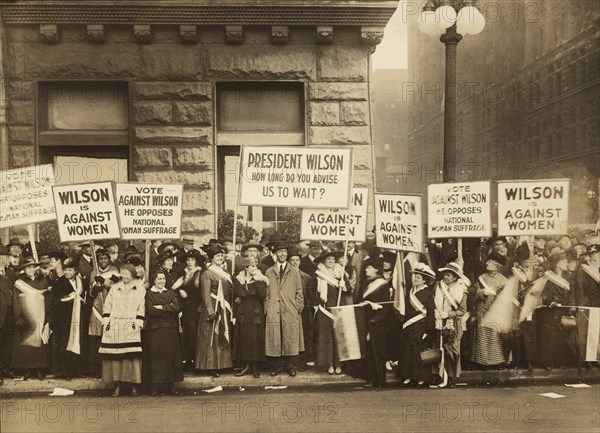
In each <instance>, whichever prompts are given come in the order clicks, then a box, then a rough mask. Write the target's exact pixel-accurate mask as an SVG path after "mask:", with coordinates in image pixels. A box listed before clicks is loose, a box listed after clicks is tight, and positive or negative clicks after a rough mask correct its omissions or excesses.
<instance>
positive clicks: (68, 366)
mask: <svg viewBox="0 0 600 433" xmlns="http://www.w3.org/2000/svg"><path fill="white" fill-rule="evenodd" d="M70 335H71V322H66V323H65V322H62V323H60V324H57V325H55V327H54V330H53V332H52V371H53V373H54V374H57V375H69V376H74V375H77V374H79V373H80V367H81V366H80V364H81V356H80V355H77V354H76V353H73V352H70V351H68V350H67V345H68V344H69V338H70ZM80 349H81V353H83V349H84V348H83V346H81V347H80Z"/></svg>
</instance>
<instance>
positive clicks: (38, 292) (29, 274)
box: [11, 257, 52, 380]
mask: <svg viewBox="0 0 600 433" xmlns="http://www.w3.org/2000/svg"><path fill="white" fill-rule="evenodd" d="M37 266H38V263H36V262H35V261H34V260H33V258H32V257H26V258H25V259H24V260H23V263H22V264H21V269H23V270H24V272H23V273H22V274H20V275H19V276H18V277H17V280H16V281H15V288H14V290H13V308H14V317H15V335H14V339H13V348H12V360H11V366H12V368H14V369H23V370H25V376H24V379H25V380H27V379H28V378H30V377H31V376H32V375H33V374H35V375H36V377H37V378H38V379H40V380H43V378H44V370H45V369H46V368H47V367H49V365H50V346H49V345H48V340H46V341H44V340H42V339H40V330H47V329H48V328H49V323H50V321H51V317H50V316H51V311H52V308H51V305H52V301H51V298H50V292H49V291H48V281H47V280H46V278H44V277H43V276H37V275H36V267H37ZM30 318H33V321H32V320H30ZM45 335H48V333H47V332H45Z"/></svg>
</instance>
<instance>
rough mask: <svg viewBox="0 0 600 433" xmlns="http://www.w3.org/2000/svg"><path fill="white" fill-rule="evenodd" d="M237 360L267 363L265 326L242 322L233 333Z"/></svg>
mask: <svg viewBox="0 0 600 433" xmlns="http://www.w3.org/2000/svg"><path fill="white" fill-rule="evenodd" d="M233 347H234V349H235V350H234V352H235V359H236V360H240V361H254V362H261V361H265V360H266V357H265V324H264V323H253V322H251V323H248V322H242V323H238V324H236V326H235V332H234V333H233Z"/></svg>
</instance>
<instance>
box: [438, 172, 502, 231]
mask: <svg viewBox="0 0 600 433" xmlns="http://www.w3.org/2000/svg"><path fill="white" fill-rule="evenodd" d="M491 201H492V197H491V190H490V182H464V183H438V184H431V185H429V186H428V187H427V216H428V218H427V221H428V235H429V237H430V238H481V237H487V238H489V237H490V236H491V235H492V212H491Z"/></svg>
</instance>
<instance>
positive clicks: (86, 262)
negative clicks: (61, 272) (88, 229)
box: [77, 242, 94, 277]
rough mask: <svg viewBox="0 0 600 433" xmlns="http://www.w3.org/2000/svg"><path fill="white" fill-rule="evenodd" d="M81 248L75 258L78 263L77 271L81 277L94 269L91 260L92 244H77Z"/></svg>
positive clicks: (88, 274)
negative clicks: (79, 253)
mask: <svg viewBox="0 0 600 433" xmlns="http://www.w3.org/2000/svg"><path fill="white" fill-rule="evenodd" d="M79 247H80V248H81V255H80V256H79V257H78V258H77V262H78V263H79V265H78V268H77V271H78V272H79V275H81V276H82V277H89V276H90V274H91V273H92V271H93V270H94V264H93V262H92V254H93V253H94V252H93V251H92V245H91V244H90V243H89V242H84V243H82V244H79Z"/></svg>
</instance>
